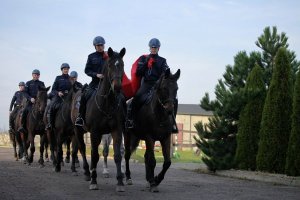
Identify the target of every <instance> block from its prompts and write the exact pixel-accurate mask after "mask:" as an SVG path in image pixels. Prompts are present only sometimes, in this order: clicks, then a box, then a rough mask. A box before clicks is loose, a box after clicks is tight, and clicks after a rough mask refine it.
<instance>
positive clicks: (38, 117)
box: [21, 87, 50, 166]
mask: <svg viewBox="0 0 300 200" xmlns="http://www.w3.org/2000/svg"><path fill="white" fill-rule="evenodd" d="M49 89H50V87H47V88H44V87H39V88H38V93H37V97H36V99H35V103H34V104H33V105H32V109H31V110H30V112H29V113H28V115H27V123H26V127H27V132H28V133H21V138H22V141H23V147H24V149H25V156H26V158H27V161H28V162H29V164H30V163H32V162H33V155H34V152H35V145H34V138H35V136H36V135H40V159H39V161H38V162H39V164H40V165H41V166H43V165H44V157H43V154H44V148H45V144H46V143H47V137H46V134H45V124H44V122H43V115H44V112H45V108H46V106H47V92H48V90H49ZM29 147H30V154H29V155H28V153H27V149H28V148H29Z"/></svg>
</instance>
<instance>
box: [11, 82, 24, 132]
mask: <svg viewBox="0 0 300 200" xmlns="http://www.w3.org/2000/svg"><path fill="white" fill-rule="evenodd" d="M23 98H26V99H27V98H28V95H27V93H26V92H25V83H24V82H20V83H19V91H16V92H15V94H14V96H13V98H12V100H11V102H10V106H9V132H12V129H13V124H14V119H15V118H16V114H17V112H18V110H19V108H20V107H21V104H22V101H23ZM13 107H14V109H13V110H12V108H13Z"/></svg>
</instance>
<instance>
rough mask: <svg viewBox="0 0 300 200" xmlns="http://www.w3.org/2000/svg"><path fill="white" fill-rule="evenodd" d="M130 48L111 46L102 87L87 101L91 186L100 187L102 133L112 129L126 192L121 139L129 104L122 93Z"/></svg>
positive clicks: (119, 174) (120, 180) (119, 189)
mask: <svg viewBox="0 0 300 200" xmlns="http://www.w3.org/2000/svg"><path fill="white" fill-rule="evenodd" d="M125 52H126V49H125V48H123V49H122V50H121V51H120V53H117V52H114V51H113V50H112V48H108V51H107V54H108V59H107V60H106V62H105V64H104V66H103V75H104V76H103V79H102V80H100V82H99V85H98V89H97V91H96V93H95V94H93V95H92V96H91V98H90V99H89V100H88V102H87V110H86V117H85V119H86V123H85V129H86V130H87V131H89V132H90V137H91V167H90V168H91V182H90V186H89V189H90V190H97V189H98V185H97V170H96V169H97V164H98V161H99V153H98V146H99V145H100V143H101V138H102V135H104V134H107V133H111V135H112V138H113V148H114V161H115V164H116V167H117V187H116V191H117V192H124V191H125V187H124V183H123V175H122V172H121V160H122V156H121V150H120V146H121V142H122V134H123V130H124V124H125V115H126V110H125V109H126V106H125V108H124V103H125V99H124V96H123V95H122V93H121V89H122V78H123V74H124V62H123V56H124V55H125Z"/></svg>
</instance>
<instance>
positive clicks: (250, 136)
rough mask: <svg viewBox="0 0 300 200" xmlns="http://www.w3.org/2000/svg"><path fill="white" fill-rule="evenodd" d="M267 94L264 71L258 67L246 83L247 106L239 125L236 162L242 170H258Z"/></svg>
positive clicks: (242, 112)
mask: <svg viewBox="0 0 300 200" xmlns="http://www.w3.org/2000/svg"><path fill="white" fill-rule="evenodd" d="M265 94H266V86H265V82H264V80H263V70H262V68H261V67H260V66H258V65H256V66H255V67H254V68H253V70H252V71H251V73H250V75H249V77H248V79H247V82H246V86H245V96H246V101H247V104H246V106H245V107H244V109H243V110H242V111H241V114H240V118H239V123H238V133H237V150H236V155H235V162H236V165H237V167H238V168H240V169H246V170H248V169H251V170H255V169H256V155H257V149H258V141H259V136H258V133H259V129H260V122H261V115H262V110H263V105H264V100H265Z"/></svg>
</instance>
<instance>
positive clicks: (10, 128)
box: [8, 114, 14, 133]
mask: <svg viewBox="0 0 300 200" xmlns="http://www.w3.org/2000/svg"><path fill="white" fill-rule="evenodd" d="M13 124H14V119H13V116H12V114H10V115H9V130H8V131H9V133H11V132H12V131H13Z"/></svg>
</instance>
